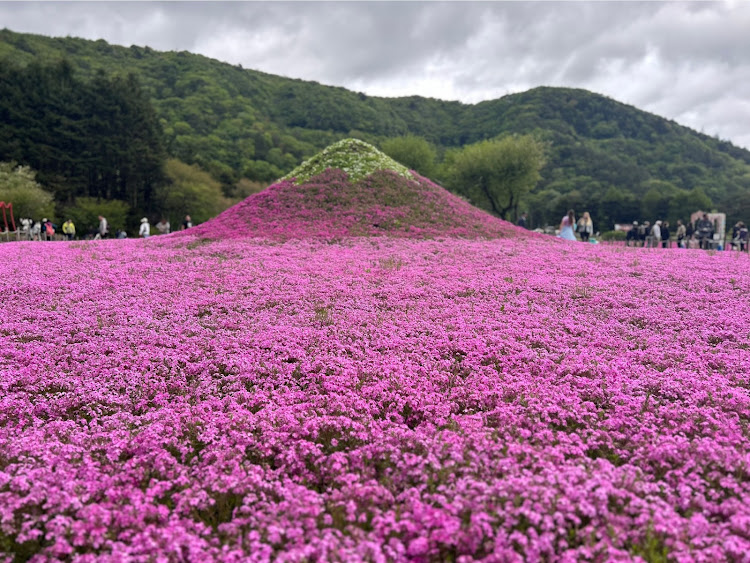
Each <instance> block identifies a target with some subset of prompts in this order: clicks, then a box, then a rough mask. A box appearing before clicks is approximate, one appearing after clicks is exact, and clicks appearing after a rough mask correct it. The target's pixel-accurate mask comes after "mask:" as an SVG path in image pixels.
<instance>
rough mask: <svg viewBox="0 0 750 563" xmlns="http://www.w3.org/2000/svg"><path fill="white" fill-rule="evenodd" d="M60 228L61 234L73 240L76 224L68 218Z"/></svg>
mask: <svg viewBox="0 0 750 563" xmlns="http://www.w3.org/2000/svg"><path fill="white" fill-rule="evenodd" d="M62 229H63V234H64V235H65V236H66V237H68V240H73V238H74V237H75V236H76V226H75V224H73V221H71V220H70V219H68V220H67V221H65V222H64V223H63V227H62Z"/></svg>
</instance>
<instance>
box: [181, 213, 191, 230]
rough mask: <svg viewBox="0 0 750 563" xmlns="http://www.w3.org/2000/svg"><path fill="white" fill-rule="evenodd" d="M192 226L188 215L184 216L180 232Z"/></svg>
mask: <svg viewBox="0 0 750 563" xmlns="http://www.w3.org/2000/svg"><path fill="white" fill-rule="evenodd" d="M192 226H193V220H192V219H191V218H190V215H185V220H184V221H183V222H182V227H181V230H183V231H184V230H185V229H189V228H190V227H192Z"/></svg>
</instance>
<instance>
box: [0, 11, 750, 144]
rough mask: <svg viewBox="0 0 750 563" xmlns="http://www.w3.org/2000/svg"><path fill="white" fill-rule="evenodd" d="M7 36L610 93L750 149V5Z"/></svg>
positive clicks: (166, 24)
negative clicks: (72, 39)
mask: <svg viewBox="0 0 750 563" xmlns="http://www.w3.org/2000/svg"><path fill="white" fill-rule="evenodd" d="M0 25H2V26H5V27H8V28H9V29H13V30H15V31H25V32H32V33H42V34H45V35H54V36H65V35H71V36H79V37H84V38H88V39H98V38H103V39H106V40H107V41H110V42H112V43H116V44H121V45H125V46H128V45H131V44H138V45H148V46H150V47H152V48H154V49H158V50H188V51H192V52H198V53H201V54H204V55H206V56H210V57H213V58H217V59H219V60H224V61H227V62H230V63H233V64H236V63H241V64H242V65H243V66H244V67H246V68H255V69H259V70H263V71H265V72H270V73H273V74H279V75H283V76H290V77H295V78H303V79H308V80H315V81H318V82H321V83H324V84H330V85H338V86H343V87H346V88H350V89H354V90H360V91H364V92H367V93H370V94H373V95H385V96H393V95H422V96H429V97H442V98H446V97H447V98H450V99H460V100H462V101H464V102H469V103H471V102H477V101H481V100H484V99H491V98H496V97H499V96H502V95H504V94H507V93H511V92H517V91H520V90H525V89H528V88H532V87H534V86H538V85H550V86H570V87H580V88H586V89H589V90H593V91H595V92H599V93H602V94H605V95H608V96H610V97H613V98H615V99H618V100H621V101H624V102H626V103H630V104H633V105H636V106H637V107H640V108H642V109H645V110H647V111H652V112H654V113H658V114H660V115H663V116H665V117H668V118H672V119H675V120H677V121H678V122H681V123H684V124H685V125H688V126H691V127H695V128H700V127H701V125H700V124H698V122H699V121H701V120H705V121H706V123H705V124H703V126H704V128H705V129H706V130H707V132H709V131H710V133H711V134H713V133H718V134H719V135H720V136H725V137H729V136H731V138H732V139H733V140H735V142H738V143H741V144H742V145H743V146H746V147H750V142H749V140H748V134H747V133H743V131H750V111H748V109H747V104H748V103H747V102H746V101H744V100H748V99H750V92H748V86H746V84H749V83H750V81H749V80H748V75H749V74H750V33H747V30H748V29H750V3H746V2H740V1H734V2H713V1H712V2H121V3H117V2H115V3H108V2H101V3H100V2H41V3H34V2H29V3H25V2H24V3H22V2H0Z"/></svg>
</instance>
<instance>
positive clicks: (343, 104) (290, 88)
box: [0, 30, 750, 229]
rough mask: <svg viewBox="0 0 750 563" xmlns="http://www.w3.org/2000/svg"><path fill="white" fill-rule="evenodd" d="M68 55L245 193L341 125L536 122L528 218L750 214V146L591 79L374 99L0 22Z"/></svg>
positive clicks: (451, 139)
mask: <svg viewBox="0 0 750 563" xmlns="http://www.w3.org/2000/svg"><path fill="white" fill-rule="evenodd" d="M61 59H62V60H65V61H66V62H67V64H69V65H70V66H71V68H72V69H74V72H75V73H76V76H78V77H79V78H80V79H81V80H93V79H95V77H96V76H97V75H98V73H99V72H100V71H104V73H106V75H109V76H111V75H118V76H121V77H126V76H127V75H128V74H132V75H134V76H135V77H136V78H137V80H138V82H139V84H140V88H142V90H143V92H145V93H146V95H147V96H148V97H149V98H150V101H151V103H152V104H153V108H154V110H155V112H156V115H157V116H158V119H159V123H160V125H161V128H162V130H163V140H164V146H165V149H166V151H167V153H168V154H169V156H171V157H174V158H177V159H179V160H181V161H183V162H185V163H188V164H193V165H197V166H199V167H200V168H202V169H204V170H206V171H208V172H209V173H210V174H211V175H212V176H213V177H214V178H216V179H217V180H219V181H220V182H221V184H222V185H223V188H224V192H225V195H227V196H229V197H231V196H236V195H242V194H241V193H240V192H241V191H242V190H239V192H237V191H236V186H237V185H238V182H240V183H241V182H243V181H244V182H247V181H255V182H263V183H267V182H270V181H272V180H274V179H276V178H278V177H280V176H282V175H284V174H285V173H286V172H288V171H290V170H291V169H293V168H294V167H295V166H297V165H298V164H299V163H300V162H301V161H302V160H303V159H304V158H306V157H309V156H311V155H313V154H315V153H317V152H318V151H319V150H321V149H323V148H324V147H326V146H328V145H330V144H331V143H333V142H334V141H337V140H339V139H342V138H345V137H356V138H360V139H362V140H365V141H367V142H369V143H371V144H374V145H376V146H382V144H383V143H384V142H385V141H386V140H387V139H389V138H393V137H398V136H402V135H407V134H412V135H417V136H420V137H423V138H425V139H427V140H428V141H430V142H431V143H433V144H434V145H435V146H436V147H437V149H438V155H439V158H442V157H443V156H444V155H445V154H446V153H448V154H449V153H450V151H451V150H453V149H456V148H458V147H462V146H464V145H466V144H470V143H474V142H478V141H481V140H484V139H489V138H493V137H497V136H499V135H504V134H514V133H515V134H528V133H532V134H535V135H536V136H537V137H538V138H540V139H542V140H544V141H545V142H546V144H547V147H548V149H547V150H548V155H547V160H546V165H545V167H544V168H543V170H542V179H541V180H540V182H539V183H538V184H537V186H536V187H535V188H534V189H533V190H532V191H531V192H530V193H529V194H527V196H526V199H525V201H524V202H523V205H522V207H525V208H527V209H528V210H529V212H530V216H531V221H532V224H543V223H547V222H556V221H557V220H559V217H560V216H561V215H562V214H563V213H564V212H565V210H567V209H568V208H569V207H573V208H575V209H577V210H581V211H582V210H584V209H588V210H590V211H591V212H592V215H593V216H594V219H595V220H596V221H598V222H599V223H601V224H603V225H611V223H613V222H615V221H617V222H624V221H631V220H634V219H641V218H643V219H652V220H653V219H655V218H657V217H660V218H670V219H673V218H677V217H682V218H686V214H688V213H689V212H691V211H693V210H695V209H696V208H697V207H706V206H712V207H715V208H718V209H720V210H723V211H726V212H727V213H728V214H729V221H730V222H731V221H734V220H737V219H748V218H750V151H747V150H745V149H742V148H739V147H736V146H734V145H732V144H731V143H729V142H727V141H722V140H720V139H716V138H713V137H710V136H707V135H704V134H701V133H698V132H696V131H693V130H691V129H689V128H687V127H683V126H681V125H678V124H677V123H675V122H673V121H670V120H667V119H664V118H661V117H659V116H656V115H653V114H650V113H647V112H644V111H641V110H639V109H637V108H635V107H632V106H628V105H626V104H622V103H619V102H617V101H615V100H612V99H610V98H607V97H604V96H601V95H598V94H593V93H591V92H588V91H586V90H581V89H570V88H551V87H540V88H535V89H532V90H529V91H527V92H523V93H520V94H512V95H508V96H504V97H502V98H500V99H497V100H491V101H486V102H481V103H478V104H473V105H469V104H462V103H459V102H448V101H440V100H435V99H427V98H422V97H418V96H411V97H406V98H377V97H372V96H367V95H365V94H362V93H358V92H351V91H348V90H346V89H344V88H338V87H330V86H324V85H321V84H318V83H315V82H308V81H302V80H295V79H288V78H283V77H279V76H274V75H270V74H266V73H263V72H258V71H254V70H248V69H243V68H242V67H241V66H239V65H236V66H233V65H229V64H226V63H221V62H219V61H215V60H212V59H209V58H206V57H203V56H200V55H194V54H191V53H187V52H158V51H154V50H152V49H150V48H148V47H137V46H132V47H129V48H126V47H119V46H114V45H109V44H108V43H106V42H105V41H102V40H100V41H89V40H83V39H75V38H69V37H68V38H50V37H43V36H38V35H30V34H20V33H15V32H12V31H9V30H2V31H0V64H2V65H9V64H11V63H12V64H14V65H28V64H30V63H32V62H33V61H36V62H45V61H46V62H49V63H55V62H57V61H60V60H61ZM122 80H125V79H124V78H123V79H122ZM0 104H6V101H5V100H0ZM4 158H5V155H3V154H0V160H3V159H4ZM438 170H440V168H438ZM440 176H441V173H440V172H437V173H436V179H437V180H438V181H441V177H440ZM243 179H244V180H243ZM602 228H605V229H606V228H611V226H605V227H602Z"/></svg>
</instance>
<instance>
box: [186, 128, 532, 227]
mask: <svg viewBox="0 0 750 563" xmlns="http://www.w3.org/2000/svg"><path fill="white" fill-rule="evenodd" d="M189 235H190V236H200V237H204V238H210V239H217V240H226V239H234V238H247V237H256V238H270V239H274V240H289V239H303V238H310V237H314V238H321V239H329V240H330V239H341V238H344V237H358V236H368V237H371V236H375V237H384V236H388V237H399V238H414V239H424V238H445V237H460V238H498V237H504V236H515V237H519V236H528V235H529V232H528V231H525V230H523V229H519V228H516V227H514V226H513V225H511V224H510V223H507V222H505V221H502V220H500V219H498V218H496V217H494V216H492V215H490V214H489V213H486V212H485V211H481V210H479V209H477V208H476V207H473V206H472V205H470V204H469V203H467V202H466V201H464V200H462V199H461V198H459V197H457V196H455V195H454V194H451V193H450V192H448V191H447V190H445V189H444V188H442V187H440V186H438V185H437V184H435V183H433V182H432V181H430V180H429V179H427V178H424V177H422V176H420V175H419V174H417V173H416V172H414V171H408V170H407V169H406V168H405V167H404V166H402V165H400V164H398V163H397V162H395V161H393V160H392V159H390V158H389V157H388V156H386V155H385V154H383V153H382V152H380V151H378V150H377V149H376V148H375V147H373V146H371V145H368V144H367V143H364V142H362V141H358V140H356V139H344V140H343V141H340V142H338V143H335V144H334V145H331V146H330V147H328V148H327V149H325V150H324V151H322V152H321V153H319V154H317V155H316V156H314V157H313V158H311V159H310V160H308V161H306V162H304V163H303V164H301V165H300V166H299V167H298V168H297V169H295V170H293V171H292V172H290V173H289V174H288V175H287V176H285V177H284V178H282V179H281V180H279V181H278V182H276V183H275V184H273V185H272V186H269V187H268V188H266V189H265V190H264V191H262V192H260V193H257V194H254V195H252V196H250V197H248V198H247V199H246V200H244V201H242V202H240V203H239V204H237V205H235V206H234V207H232V208H230V209H228V210H226V211H225V212H224V213H222V214H221V215H219V216H218V217H215V218H214V219H212V220H210V221H208V222H206V223H204V224H202V225H199V226H198V227H195V228H194V229H191V230H190V232H189ZM176 236H182V235H180V234H178V235H176Z"/></svg>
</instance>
